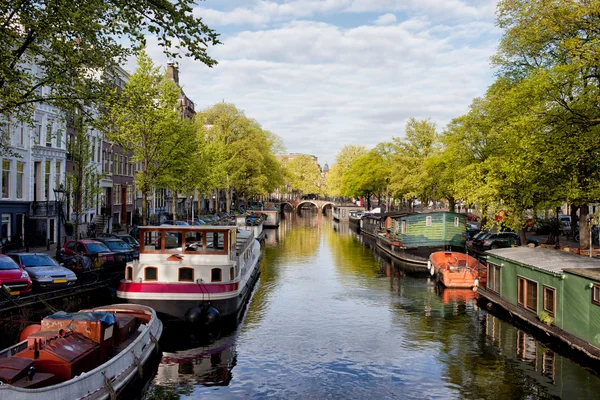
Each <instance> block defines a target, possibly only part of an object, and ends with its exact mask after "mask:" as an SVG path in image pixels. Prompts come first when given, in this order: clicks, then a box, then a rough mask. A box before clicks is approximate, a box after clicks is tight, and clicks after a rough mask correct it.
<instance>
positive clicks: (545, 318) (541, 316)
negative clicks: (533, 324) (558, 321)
mask: <svg viewBox="0 0 600 400" xmlns="http://www.w3.org/2000/svg"><path fill="white" fill-rule="evenodd" d="M538 319H539V320H540V321H541V322H543V323H544V324H546V325H548V326H550V325H552V323H553V322H554V318H552V317H551V316H550V314H548V313H547V312H545V311H542V312H540V313H539V314H538Z"/></svg>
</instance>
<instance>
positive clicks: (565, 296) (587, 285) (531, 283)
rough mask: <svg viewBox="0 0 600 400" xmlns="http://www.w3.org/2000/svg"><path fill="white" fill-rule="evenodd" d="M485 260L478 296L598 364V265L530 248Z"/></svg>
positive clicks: (599, 262)
mask: <svg viewBox="0 0 600 400" xmlns="http://www.w3.org/2000/svg"><path fill="white" fill-rule="evenodd" d="M487 255H488V257H487V264H488V275H487V287H486V288H483V290H479V293H480V294H481V295H482V296H484V297H485V298H486V299H487V300H489V301H491V302H492V303H495V304H497V305H499V306H501V307H502V308H504V309H505V310H506V311H508V312H509V313H510V315H511V316H516V317H518V318H519V319H520V320H521V322H524V323H526V324H528V325H532V326H533V327H535V328H537V329H539V330H541V331H543V332H545V333H546V334H548V335H550V336H553V337H554V338H555V339H558V340H561V341H562V342H565V343H567V344H568V345H569V346H570V347H571V348H573V349H575V350H578V351H580V352H582V353H583V354H584V355H585V356H587V357H591V358H592V359H594V361H596V362H597V361H600V260H598V259H595V258H589V257H583V256H580V255H577V254H572V253H568V252H565V251H560V250H554V249H544V248H530V247H513V248H505V249H497V250H490V251H488V252H487Z"/></svg>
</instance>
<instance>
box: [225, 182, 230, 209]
mask: <svg viewBox="0 0 600 400" xmlns="http://www.w3.org/2000/svg"><path fill="white" fill-rule="evenodd" d="M225 203H226V204H225V212H226V213H227V214H229V211H230V209H231V188H227V190H226V191H225Z"/></svg>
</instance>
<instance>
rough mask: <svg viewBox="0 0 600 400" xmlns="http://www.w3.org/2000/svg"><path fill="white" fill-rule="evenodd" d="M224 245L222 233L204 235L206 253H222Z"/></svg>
mask: <svg viewBox="0 0 600 400" xmlns="http://www.w3.org/2000/svg"><path fill="white" fill-rule="evenodd" d="M224 245H225V234H224V233H223V232H208V233H207V235H206V251H209V252H213V251H214V252H217V251H223V249H224V248H225V247H224Z"/></svg>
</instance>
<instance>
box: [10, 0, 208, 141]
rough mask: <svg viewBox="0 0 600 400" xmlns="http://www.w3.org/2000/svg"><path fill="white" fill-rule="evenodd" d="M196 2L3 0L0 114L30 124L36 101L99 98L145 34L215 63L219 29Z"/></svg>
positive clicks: (171, 52)
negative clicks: (214, 47)
mask: <svg viewBox="0 0 600 400" xmlns="http://www.w3.org/2000/svg"><path fill="white" fill-rule="evenodd" d="M194 3H195V0H178V1H175V2H172V1H165V0H157V1H146V0H44V1H41V0H30V1H18V0H17V1H13V0H0V37H2V40H1V41H0V115H4V116H10V117H11V118H12V119H14V120H19V121H28V122H31V121H32V117H33V108H34V106H35V105H36V104H38V103H46V104H51V105H55V106H57V107H59V108H61V109H69V108H70V107H71V105H72V104H73V103H74V102H84V103H86V105H89V102H92V101H94V102H96V101H101V100H102V99H103V98H104V97H105V96H106V95H108V94H109V92H110V91H111V89H112V86H113V81H112V79H110V78H108V77H109V76H114V74H112V72H113V70H114V68H115V66H116V65H122V64H124V63H125V61H126V60H127V59H128V57H130V56H132V55H135V54H137V53H138V52H139V51H140V49H141V48H142V47H143V46H144V45H145V42H146V37H147V35H148V34H150V35H152V36H154V37H156V38H157V41H158V44H159V46H161V47H162V49H163V51H164V52H165V53H166V54H168V56H169V57H170V58H178V57H183V56H185V57H192V58H194V59H196V60H199V61H201V62H203V63H204V64H206V65H208V66H213V65H214V64H216V61H215V60H213V59H212V58H211V57H210V56H209V55H208V53H207V48H208V47H209V46H211V45H216V44H218V43H219V41H218V35H217V34H216V33H215V32H214V31H213V30H211V29H210V28H208V27H207V26H206V25H205V24H204V23H203V22H202V19H201V18H200V17H197V16H195V15H194V14H195V13H194V12H193V11H194V9H193V7H192V6H193V5H194ZM33 64H35V65H37V67H36V68H32V65H33ZM102 77H104V78H102ZM3 149H4V146H3V145H1V144H0V151H1V150H3Z"/></svg>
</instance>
